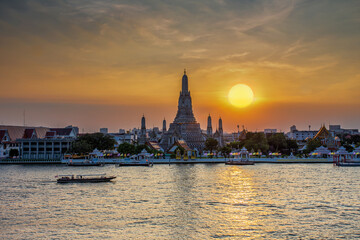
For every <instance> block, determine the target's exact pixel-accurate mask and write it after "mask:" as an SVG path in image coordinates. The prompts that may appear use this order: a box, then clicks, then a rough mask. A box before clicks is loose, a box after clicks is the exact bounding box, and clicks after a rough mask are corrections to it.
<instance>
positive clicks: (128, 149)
mask: <svg viewBox="0 0 360 240" xmlns="http://www.w3.org/2000/svg"><path fill="white" fill-rule="evenodd" d="M117 151H118V152H119V153H122V154H128V153H130V154H131V155H132V154H135V152H136V151H135V146H134V145H132V144H130V143H127V142H124V143H122V144H120V145H119V147H118V149H117Z"/></svg>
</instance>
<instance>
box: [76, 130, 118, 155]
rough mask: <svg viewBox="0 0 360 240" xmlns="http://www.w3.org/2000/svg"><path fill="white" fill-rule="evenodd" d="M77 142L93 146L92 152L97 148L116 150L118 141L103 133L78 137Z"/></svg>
mask: <svg viewBox="0 0 360 240" xmlns="http://www.w3.org/2000/svg"><path fill="white" fill-rule="evenodd" d="M76 141H84V142H86V143H87V144H89V145H90V146H91V148H92V150H94V149H95V148H97V149H98V150H112V149H114V148H115V144H116V141H115V139H114V138H113V137H112V136H110V135H105V134H103V133H92V134H85V135H82V136H80V137H78V139H77V140H76ZM92 150H91V151H92Z"/></svg>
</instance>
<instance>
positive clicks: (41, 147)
mask: <svg viewBox="0 0 360 240" xmlns="http://www.w3.org/2000/svg"><path fill="white" fill-rule="evenodd" d="M76 136H77V135H76V131H75V129H74V128H50V129H48V130H47V131H46V133H45V135H44V136H39V135H37V134H36V130H35V129H31V128H30V129H26V130H25V132H24V135H23V137H22V138H20V139H17V141H16V142H18V143H19V144H20V157H21V158H22V159H36V160H49V159H51V160H60V158H61V156H62V155H63V154H65V153H67V152H68V151H69V150H70V148H71V145H72V142H73V141H75V139H76Z"/></svg>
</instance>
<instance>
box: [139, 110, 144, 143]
mask: <svg viewBox="0 0 360 240" xmlns="http://www.w3.org/2000/svg"><path fill="white" fill-rule="evenodd" d="M145 143H146V125H145V116H144V115H143V116H142V118H141V130H140V138H139V144H140V145H143V144H145Z"/></svg>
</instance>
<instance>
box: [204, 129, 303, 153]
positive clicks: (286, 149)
mask: <svg viewBox="0 0 360 240" xmlns="http://www.w3.org/2000/svg"><path fill="white" fill-rule="evenodd" d="M243 147H245V148H246V149H247V150H248V151H249V152H261V153H262V154H265V155H266V154H268V153H269V152H278V153H282V154H284V155H290V154H291V153H294V154H295V153H297V152H298V149H299V146H298V144H297V143H296V141H295V140H290V139H286V137H285V135H284V134H283V133H273V134H269V135H268V136H266V135H265V134H264V133H261V132H260V133H253V132H248V133H247V134H246V139H245V140H242V141H236V142H231V143H229V144H227V145H226V146H224V147H222V148H219V145H218V142H217V140H216V139H213V138H208V139H207V140H206V142H205V149H206V150H208V151H210V152H213V151H215V150H216V151H219V152H221V153H223V155H228V153H230V152H231V151H236V150H240V149H241V148H243Z"/></svg>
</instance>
